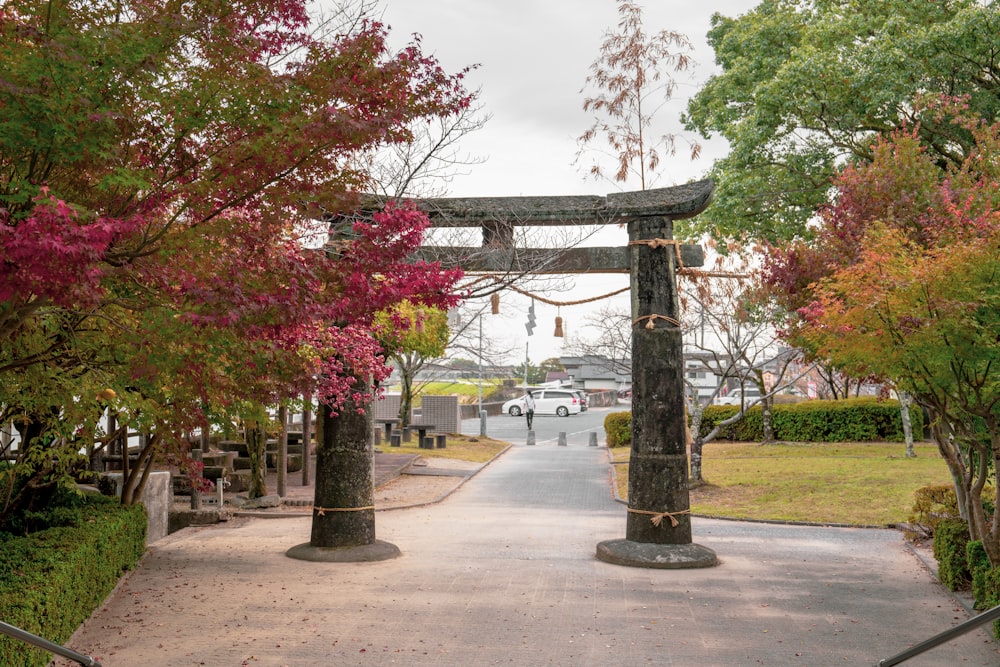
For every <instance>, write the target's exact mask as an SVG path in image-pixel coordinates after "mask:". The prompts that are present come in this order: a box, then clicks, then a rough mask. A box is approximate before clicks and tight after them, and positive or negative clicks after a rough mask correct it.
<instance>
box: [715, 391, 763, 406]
mask: <svg viewBox="0 0 1000 667" xmlns="http://www.w3.org/2000/svg"><path fill="white" fill-rule="evenodd" d="M759 400H760V389H758V388H757V387H744V388H743V389H739V388H737V389H734V390H732V391H731V392H729V393H728V394H726V395H725V396H719V397H718V398H716V399H715V404H716V405H750V404H752V403H755V402H757V401H759Z"/></svg>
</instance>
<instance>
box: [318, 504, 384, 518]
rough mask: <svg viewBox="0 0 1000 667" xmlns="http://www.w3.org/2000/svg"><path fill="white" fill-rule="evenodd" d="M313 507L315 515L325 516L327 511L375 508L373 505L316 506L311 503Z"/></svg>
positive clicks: (354, 510)
mask: <svg viewBox="0 0 1000 667" xmlns="http://www.w3.org/2000/svg"><path fill="white" fill-rule="evenodd" d="M313 509H314V510H315V511H316V512H317V515H316V516H325V515H326V513H327V512H363V511H365V510H373V509H375V506H374V505H368V506H367V507H317V506H316V505H313Z"/></svg>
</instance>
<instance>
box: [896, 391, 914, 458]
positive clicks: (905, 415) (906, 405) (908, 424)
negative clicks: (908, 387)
mask: <svg viewBox="0 0 1000 667" xmlns="http://www.w3.org/2000/svg"><path fill="white" fill-rule="evenodd" d="M898 394H899V417H900V419H902V421H903V439H904V440H905V441H906V458H908V459H912V458H916V456H917V453H916V452H915V451H913V422H912V421H910V405H911V404H912V403H913V400H912V398H911V397H910V395H909V394H908V393H906V392H905V391H901V392H898Z"/></svg>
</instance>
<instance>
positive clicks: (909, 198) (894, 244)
mask: <svg viewBox="0 0 1000 667" xmlns="http://www.w3.org/2000/svg"><path fill="white" fill-rule="evenodd" d="M926 111H927V113H928V114H930V115H932V116H933V117H934V118H935V119H936V120H937V121H938V122H940V123H941V124H945V123H951V124H954V125H955V126H956V127H958V128H961V130H962V131H964V132H967V133H968V136H969V137H970V138H971V143H970V147H969V148H968V149H967V157H966V158H965V160H963V161H962V162H961V163H960V164H957V165H954V164H950V163H949V164H947V166H946V168H945V169H941V168H939V167H938V163H937V157H936V156H935V155H934V154H933V152H932V151H931V150H930V149H928V147H927V146H926V145H925V144H924V143H923V142H922V141H921V140H920V137H921V132H920V130H919V129H918V128H914V129H912V130H909V131H903V130H899V131H897V132H895V133H893V134H892V135H890V136H889V137H886V138H885V139H883V140H881V141H879V142H877V143H876V144H875V145H874V146H873V148H872V155H873V157H872V160H871V161H870V162H867V163H863V164H858V165H856V166H853V167H850V168H848V169H846V170H845V171H844V172H843V173H842V174H841V175H840V176H839V177H838V179H837V180H836V186H837V188H838V193H839V195H838V198H837V201H836V203H835V204H833V205H831V206H830V207H828V208H826V209H824V210H823V211H822V215H821V225H820V228H819V230H818V232H817V237H816V239H815V242H814V243H813V244H811V245H806V244H798V245H796V246H792V247H788V248H785V249H780V250H775V251H773V255H774V256H773V258H772V260H771V262H770V266H769V268H768V275H769V282H770V285H771V286H772V288H773V290H774V292H775V294H777V295H778V296H779V298H782V299H783V300H784V303H785V304H786V307H787V308H788V309H789V312H790V315H791V318H792V320H791V322H790V327H789V332H790V335H791V336H792V337H793V338H795V339H796V340H798V341H800V342H802V343H803V345H805V346H806V347H808V348H809V349H811V350H812V351H813V353H814V354H816V355H817V356H823V357H825V358H828V359H830V360H831V361H832V362H833V364H834V365H836V366H838V367H840V368H843V369H846V370H847V371H848V372H851V373H852V374H854V375H857V376H864V375H869V376H875V377H878V378H882V379H885V380H889V381H891V382H892V383H893V384H894V385H895V386H896V387H898V388H900V389H901V390H903V391H906V392H909V393H910V394H911V395H912V396H913V398H914V400H916V401H917V403H919V404H920V405H921V406H923V407H924V408H925V409H926V410H928V411H929V413H930V415H931V417H932V419H931V425H932V429H933V433H934V437H935V440H936V441H937V444H938V446H939V448H940V450H941V453H942V454H943V455H944V458H945V460H946V461H947V463H948V465H949V468H950V469H951V472H952V475H953V477H954V479H955V485H956V490H957V491H958V497H959V500H960V503H961V506H962V510H963V515H964V516H965V517H966V518H967V519H968V521H969V525H970V530H971V534H972V537H973V539H979V540H982V541H983V546H984V548H985V549H986V551H987V553H988V554H989V557H990V560H991V561H992V562H993V563H994V564H997V563H1000V519H998V517H997V515H996V514H995V513H994V516H993V517H992V518H991V517H989V516H988V515H987V514H986V513H984V510H983V494H984V493H985V491H984V489H985V488H986V487H985V484H986V482H987V480H988V479H989V478H990V477H991V475H992V474H993V472H992V471H995V470H996V469H997V464H998V463H1000V378H998V377H997V372H996V367H997V361H998V359H1000V345H998V342H997V336H996V332H997V327H998V325H1000V322H998V318H997V313H998V312H1000V311H998V306H1000V282H998V271H997V269H998V267H1000V215H998V213H997V211H998V210H1000V168H998V165H997V160H996V156H997V154H998V151H1000V124H997V123H986V122H984V121H982V119H980V118H979V116H978V114H976V113H974V112H972V111H970V110H969V109H968V107H967V106H966V105H965V104H964V103H963V102H961V101H955V100H951V101H945V102H944V103H943V104H938V105H930V106H929V107H928V108H927V110H926ZM998 500H1000V497H998V496H997V491H996V490H994V492H993V497H992V498H989V499H988V501H989V503H990V504H992V505H993V506H996V503H997V501H998Z"/></svg>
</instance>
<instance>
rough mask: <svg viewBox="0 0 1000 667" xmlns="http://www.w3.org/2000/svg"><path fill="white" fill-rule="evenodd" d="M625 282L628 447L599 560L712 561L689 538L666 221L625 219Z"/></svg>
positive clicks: (671, 251)
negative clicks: (623, 497) (621, 496)
mask: <svg viewBox="0 0 1000 667" xmlns="http://www.w3.org/2000/svg"><path fill="white" fill-rule="evenodd" d="M628 229H629V242H630V244H629V245H630V252H629V255H630V265H631V288H632V319H633V322H634V324H633V329H632V452H631V458H630V460H629V491H628V496H629V511H628V515H627V519H626V525H625V539H624V540H611V541H607V542H601V543H600V544H598V546H597V557H598V558H600V559H601V560H604V561H607V562H610V563H616V564H619V565H629V566H633V567H649V568H691V567H708V566H712V565H716V564H718V559H717V558H716V555H715V553H714V552H713V551H712V550H711V549H707V548H705V547H702V546H700V545H697V544H692V542H691V515H690V500H689V496H688V460H687V438H686V430H685V425H684V419H685V417H684V359H683V354H682V350H683V347H682V340H681V329H680V326H679V320H680V309H679V307H678V299H677V280H676V273H675V270H676V266H675V264H676V257H677V253H676V248H675V246H674V245H672V244H670V243H661V242H658V243H646V242H647V241H654V240H662V241H670V240H672V238H673V223H672V221H671V220H670V219H669V218H665V217H647V218H636V219H634V220H632V221H630V222H629V226H628Z"/></svg>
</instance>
